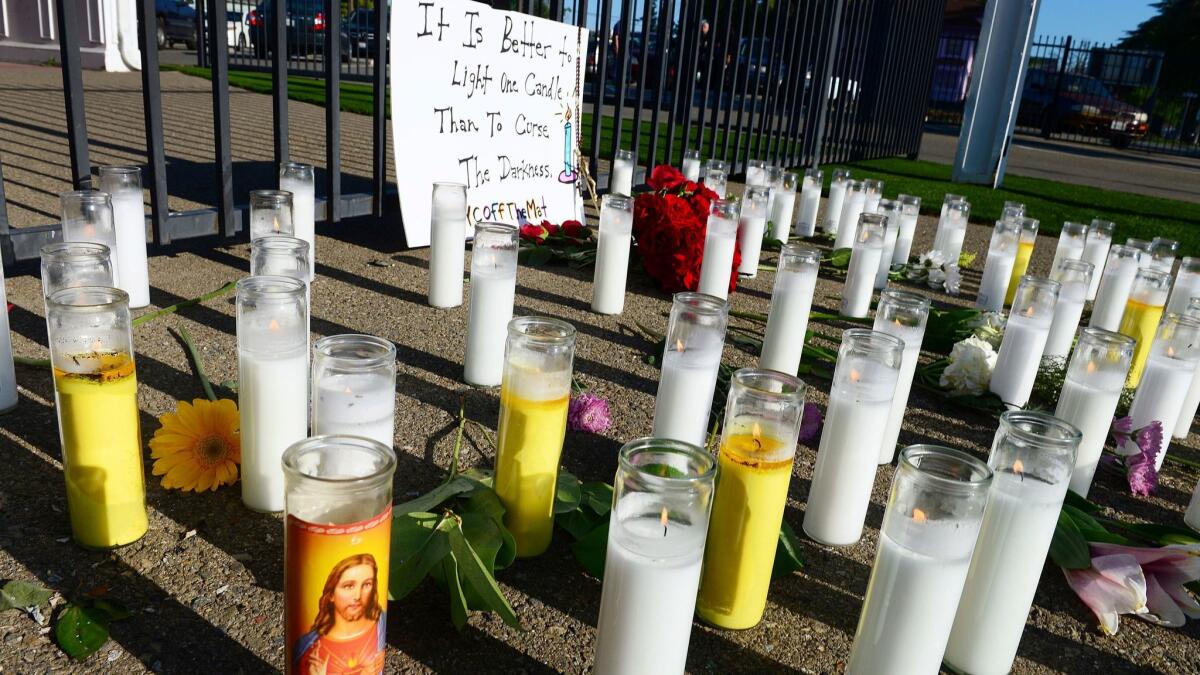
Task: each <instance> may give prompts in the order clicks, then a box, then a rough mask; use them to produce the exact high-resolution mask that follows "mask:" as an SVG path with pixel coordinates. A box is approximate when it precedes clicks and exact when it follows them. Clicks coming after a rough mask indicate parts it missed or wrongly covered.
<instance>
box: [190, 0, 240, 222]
mask: <svg viewBox="0 0 1200 675" xmlns="http://www.w3.org/2000/svg"><path fill="white" fill-rule="evenodd" d="M208 15H209V16H210V17H211V19H210V20H211V21H212V22H213V23H214V24H216V25H218V26H223V25H224V22H225V0H208ZM217 17H220V20H218V19H217ZM198 48H199V45H197V49H198ZM208 52H209V61H210V62H211V63H212V106H213V136H214V138H213V141H214V145H215V149H216V156H217V157H216V158H217V162H216V174H217V190H218V193H217V223H218V225H219V227H220V229H221V232H222V233H223V234H224V235H225V236H226V237H232V236H234V235H235V234H237V229H238V228H237V225H238V223H237V222H236V220H235V219H234V208H233V157H232V155H231V154H230V136H229V134H230V131H229V61H228V57H229V51H228V46H227V45H226V35H225V31H224V30H210V31H208Z"/></svg>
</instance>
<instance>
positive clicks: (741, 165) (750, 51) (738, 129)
mask: <svg viewBox="0 0 1200 675" xmlns="http://www.w3.org/2000/svg"><path fill="white" fill-rule="evenodd" d="M763 9H764V11H765V10H766V8H765V7H764V8H763ZM752 11H753V12H754V14H753V15H752V16H751V17H750V38H749V42H747V43H746V47H745V50H744V51H745V53H746V61H745V66H744V70H745V72H744V73H741V72H740V71H742V70H743V65H742V58H741V57H742V51H743V47H742V41H741V39H739V40H738V43H737V45H735V47H736V48H737V56H736V57H734V61H733V65H734V72H735V73H738V74H741V76H742V91H741V103H740V105H739V106H738V111H737V122H736V123H735V124H734V133H733V161H732V162H731V163H730V169H729V170H730V171H731V172H732V173H742V172H743V171H745V167H746V160H747V159H750V158H749V157H746V156H745V154H744V153H743V152H742V123H743V120H744V119H745V116H746V105H747V104H748V103H749V102H750V91H751V90H750V82H751V80H752V79H753V80H754V82H755V86H756V87H757V83H758V78H757V77H754V78H751V77H750V71H751V70H754V74H755V75H756V76H757V75H758V68H754V67H753V65H754V64H755V63H756V62H755V60H754V55H755V50H754V43H755V38H756V37H757V33H758V3H754V7H753V8H752ZM763 23H764V24H765V23H766V22H765V21H764V22H763ZM760 44H761V43H760ZM736 90H737V87H736V86H735V87H734V91H736ZM755 93H757V92H755ZM731 103H732V101H731ZM750 114H751V115H753V114H754V111H753V110H751V111H750Z"/></svg>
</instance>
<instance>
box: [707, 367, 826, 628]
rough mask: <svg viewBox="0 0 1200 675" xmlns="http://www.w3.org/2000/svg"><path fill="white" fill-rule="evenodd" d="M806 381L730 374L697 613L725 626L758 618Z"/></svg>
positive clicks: (749, 372)
mask: <svg viewBox="0 0 1200 675" xmlns="http://www.w3.org/2000/svg"><path fill="white" fill-rule="evenodd" d="M805 389H806V387H805V384H804V383H803V382H801V381H800V380H798V379H797V378H796V377H794V376H792V375H786V374H784V373H780V372H776V371H774V370H756V369H751V368H743V369H741V370H738V371H737V372H735V373H734V374H733V378H732V380H731V382H730V387H729V398H728V400H727V401H726V404H725V424H724V428H723V429H722V430H721V449H720V451H719V452H718V453H717V458H718V459H717V462H718V465H719V471H720V474H721V480H720V481H718V483H717V492H716V496H714V497H713V510H712V521H711V524H710V525H709V532H708V534H709V538H708V546H707V547H706V549H705V551H704V571H703V573H702V574H701V577H700V594H699V597H698V598H697V600H696V614H697V615H698V616H699V617H700V618H701V619H703V620H704V621H706V622H708V623H710V624H712V625H714V626H717V627H719V628H725V629H742V628H750V627H752V626H754V625H756V624H757V623H758V622H759V621H760V620H761V619H762V614H763V609H765V607H766V604H767V586H768V584H769V583H770V581H771V568H772V567H773V566H774V563H775V548H776V546H777V543H778V541H779V528H780V526H781V525H782V524H783V511H784V508H785V507H786V506H787V497H788V486H789V484H790V483H791V479H792V459H793V457H794V456H795V454H796V439H797V437H798V436H799V433H800V420H801V418H802V416H803V412H804V393H805Z"/></svg>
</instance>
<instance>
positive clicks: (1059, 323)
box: [1042, 260, 1092, 358]
mask: <svg viewBox="0 0 1200 675" xmlns="http://www.w3.org/2000/svg"><path fill="white" fill-rule="evenodd" d="M1066 262H1067V264H1068V265H1069V267H1063V268H1060V270H1059V275H1058V277H1056V278H1057V280H1058V282H1059V284H1060V288H1059V291H1058V302H1057V303H1055V305H1054V318H1053V320H1051V322H1050V332H1049V333H1048V334H1047V335H1046V346H1045V348H1044V349H1043V350H1042V357H1043V358H1046V357H1049V358H1066V357H1067V355H1068V354H1070V353H1071V344H1072V343H1073V342H1074V340H1075V330H1076V329H1077V328H1079V318H1080V317H1081V316H1083V305H1084V303H1085V302H1086V298H1087V289H1088V284H1090V283H1091V280H1092V274H1091V263H1087V262H1084V261H1082V260H1069V261H1066Z"/></svg>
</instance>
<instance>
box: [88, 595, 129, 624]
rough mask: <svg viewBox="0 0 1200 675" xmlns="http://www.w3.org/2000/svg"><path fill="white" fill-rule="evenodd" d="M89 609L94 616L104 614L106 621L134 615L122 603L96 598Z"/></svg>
mask: <svg viewBox="0 0 1200 675" xmlns="http://www.w3.org/2000/svg"><path fill="white" fill-rule="evenodd" d="M88 611H89V612H90V613H91V614H92V615H93V616H102V617H103V618H104V619H105V620H106V621H120V620H122V619H128V618H129V617H130V616H133V615H132V614H131V613H130V611H129V610H128V609H127V608H126V607H125V606H124V605H122V604H121V603H119V602H113V601H110V600H104V599H102V598H96V599H94V600H92V606H91V607H90V608H89V609H88Z"/></svg>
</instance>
